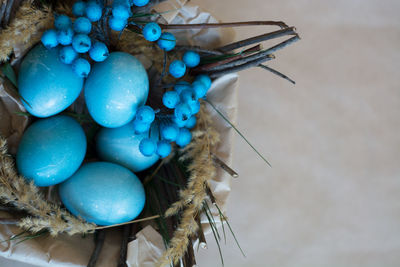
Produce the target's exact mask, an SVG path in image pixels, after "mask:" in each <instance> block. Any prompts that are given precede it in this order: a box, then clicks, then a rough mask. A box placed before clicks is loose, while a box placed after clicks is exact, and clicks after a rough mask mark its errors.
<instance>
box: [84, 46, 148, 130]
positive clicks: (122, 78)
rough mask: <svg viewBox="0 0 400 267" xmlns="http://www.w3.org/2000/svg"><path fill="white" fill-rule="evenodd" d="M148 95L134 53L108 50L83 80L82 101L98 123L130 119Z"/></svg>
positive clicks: (120, 122) (106, 124)
mask: <svg viewBox="0 0 400 267" xmlns="http://www.w3.org/2000/svg"><path fill="white" fill-rule="evenodd" d="M148 94H149V79H148V77H147V72H146V70H145V68H144V67H143V65H142V63H140V61H139V60H137V59H136V58H135V57H134V56H132V55H130V54H127V53H123V52H113V53H110V55H109V56H108V58H107V59H106V60H105V61H103V62H98V63H95V64H94V65H93V67H92V70H91V72H90V74H89V76H88V78H87V79H86V83H85V100H86V105H87V108H88V110H89V113H90V115H91V116H92V117H93V119H94V120H95V121H96V122H97V123H98V124H100V125H102V126H104V127H108V128H116V127H120V126H123V125H125V124H127V123H128V122H130V121H131V120H132V119H133V117H134V116H135V114H136V110H137V108H138V107H140V106H142V105H144V103H146V100H147V96H148Z"/></svg>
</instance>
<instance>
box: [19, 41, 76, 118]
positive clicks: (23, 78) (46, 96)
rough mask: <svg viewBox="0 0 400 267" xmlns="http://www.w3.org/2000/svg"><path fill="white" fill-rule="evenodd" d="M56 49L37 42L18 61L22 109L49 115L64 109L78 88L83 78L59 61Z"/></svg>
mask: <svg viewBox="0 0 400 267" xmlns="http://www.w3.org/2000/svg"><path fill="white" fill-rule="evenodd" d="M59 50H60V48H59V47H57V48H52V49H47V48H45V47H44V46H43V45H41V44H39V45H37V46H35V47H34V48H33V49H32V50H31V51H29V53H28V54H27V55H26V56H25V58H24V59H23V61H22V63H21V68H20V71H19V75H18V89H19V93H20V95H21V99H22V103H23V104H24V106H25V108H26V110H27V111H28V112H29V113H31V114H32V115H34V116H36V117H41V118H44V117H50V116H53V115H55V114H57V113H59V112H61V111H63V110H65V109H66V108H67V107H68V106H69V105H71V104H72V103H73V102H74V101H75V100H76V99H77V98H78V96H79V94H80V92H81V91H82V87H83V78H81V77H79V76H77V75H76V74H75V73H74V71H73V70H72V68H71V66H70V65H66V64H64V63H62V62H61V61H60V59H59Z"/></svg>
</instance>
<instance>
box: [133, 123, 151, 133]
mask: <svg viewBox="0 0 400 267" xmlns="http://www.w3.org/2000/svg"><path fill="white" fill-rule="evenodd" d="M132 125H133V129H134V130H135V133H136V134H140V133H145V132H147V131H148V130H149V129H150V126H151V124H150V123H144V122H141V121H138V120H133V124H132Z"/></svg>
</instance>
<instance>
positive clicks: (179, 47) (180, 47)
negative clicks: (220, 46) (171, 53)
mask: <svg viewBox="0 0 400 267" xmlns="http://www.w3.org/2000/svg"><path fill="white" fill-rule="evenodd" d="M175 50H177V51H180V50H184V51H188V50H191V51H194V52H198V53H204V54H209V55H215V56H221V55H223V54H224V53H223V52H220V51H216V50H209V49H205V48H201V47H199V46H186V45H177V46H175Z"/></svg>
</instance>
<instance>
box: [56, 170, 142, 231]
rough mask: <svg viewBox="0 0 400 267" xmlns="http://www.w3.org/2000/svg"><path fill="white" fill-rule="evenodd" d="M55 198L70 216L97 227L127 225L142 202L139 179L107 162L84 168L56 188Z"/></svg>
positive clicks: (137, 213) (140, 208) (134, 216)
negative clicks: (58, 198) (56, 194)
mask: <svg viewBox="0 0 400 267" xmlns="http://www.w3.org/2000/svg"><path fill="white" fill-rule="evenodd" d="M59 195H60V198H61V201H62V202H63V203H64V205H65V207H66V208H67V209H68V210H69V211H70V212H71V213H72V214H74V215H76V216H80V217H82V218H83V219H85V220H86V221H88V222H92V223H95V224H97V225H112V224H117V223H124V222H128V221H131V220H133V219H135V218H136V217H137V216H138V215H139V214H140V212H141V211H142V210H143V208H144V204H145V202H146V195H145V191H144V188H143V185H142V183H141V182H140V180H139V178H138V177H137V176H136V175H135V174H134V173H132V172H131V171H130V170H128V169H127V168H125V167H122V166H120V165H117V164H114V163H109V162H92V163H87V164H84V165H83V166H82V167H81V168H80V169H79V170H78V171H77V172H76V173H75V174H74V175H73V176H72V177H71V178H70V179H68V180H67V181H65V182H64V183H62V184H61V185H60V187H59Z"/></svg>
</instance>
